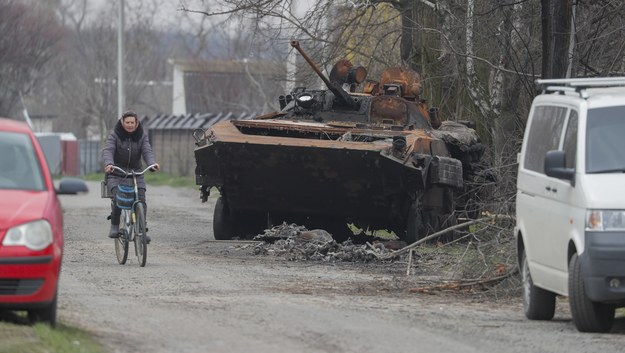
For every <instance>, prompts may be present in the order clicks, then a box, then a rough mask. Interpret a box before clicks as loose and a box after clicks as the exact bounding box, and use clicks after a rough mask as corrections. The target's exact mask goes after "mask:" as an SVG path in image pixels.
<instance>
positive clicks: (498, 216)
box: [379, 214, 515, 260]
mask: <svg viewBox="0 0 625 353" xmlns="http://www.w3.org/2000/svg"><path fill="white" fill-rule="evenodd" d="M514 219H515V218H514V217H513V216H508V215H502V214H495V215H491V216H488V217H483V218H478V219H474V220H472V221H469V222H465V223H462V224H456V225H455V226H451V227H449V228H446V229H443V230H441V231H438V232H436V233H433V234H430V235H428V236H427V237H425V238H422V239H419V240H418V241H416V242H414V243H412V244H410V245H408V246H405V247H403V248H401V249H399V250H397V251H393V252H391V253H389V254H386V255H384V256H380V257H379V259H380V260H389V259H392V258H394V257H397V256H399V255H402V254H404V253H406V252H408V251H410V250H411V249H414V248H416V247H417V246H418V245H420V244H423V243H425V242H426V241H429V240H432V239H435V238H438V237H440V236H441V235H443V234H447V233H449V232H451V231H454V230H456V229H461V228H466V227H468V226H470V225H473V224H477V223H484V222H487V221H491V220H495V221H497V220H514Z"/></svg>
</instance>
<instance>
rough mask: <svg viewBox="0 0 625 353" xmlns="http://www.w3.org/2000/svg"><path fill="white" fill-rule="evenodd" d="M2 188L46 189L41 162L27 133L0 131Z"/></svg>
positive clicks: (0, 175)
mask: <svg viewBox="0 0 625 353" xmlns="http://www.w3.org/2000/svg"><path fill="white" fill-rule="evenodd" d="M0 189H14V190H38V191H39V190H44V189H45V183H44V181H43V174H42V173H41V164H40V163H39V160H38V158H37V154H36V153H35V149H34V147H33V144H32V142H31V140H30V137H29V136H28V135H26V134H20V133H13V132H6V131H0Z"/></svg>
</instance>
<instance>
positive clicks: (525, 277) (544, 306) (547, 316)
mask: <svg viewBox="0 0 625 353" xmlns="http://www.w3.org/2000/svg"><path fill="white" fill-rule="evenodd" d="M522 256H523V257H522V260H521V263H522V268H521V277H522V281H523V310H524V311H525V316H526V317H527V318H528V319H530V320H551V319H553V315H554V314H555V312H556V295H555V294H554V293H552V292H549V291H547V290H544V289H542V288H538V287H536V286H534V281H532V275H531V274H530V267H529V264H528V262H527V256H526V255H525V250H523V255H522Z"/></svg>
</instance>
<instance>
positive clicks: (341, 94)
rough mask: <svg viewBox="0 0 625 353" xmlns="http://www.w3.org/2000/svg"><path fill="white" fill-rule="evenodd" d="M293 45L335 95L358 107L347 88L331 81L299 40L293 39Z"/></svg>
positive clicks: (340, 99) (349, 105)
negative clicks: (346, 90)
mask: <svg viewBox="0 0 625 353" xmlns="http://www.w3.org/2000/svg"><path fill="white" fill-rule="evenodd" d="M291 46H292V47H293V48H295V49H296V50H297V51H298V52H299V53H300V54H301V55H302V57H303V58H304V60H306V62H307V63H308V65H310V67H311V68H312V69H313V71H315V73H316V74H317V76H319V78H321V80H322V81H323V83H325V84H326V86H327V87H328V89H329V90H330V91H332V93H334V96H335V97H336V98H337V99H338V100H339V101H340V102H341V103H343V104H344V105H347V106H348V107H353V108H355V107H356V102H354V100H353V99H352V98H351V97H350V96H349V94H348V93H347V92H345V90H344V89H342V88H341V87H338V86H337V85H336V84H335V83H333V82H330V80H328V78H327V77H326V76H325V75H324V74H323V72H321V70H320V69H319V67H318V66H317V64H315V62H314V61H313V60H312V59H311V58H310V57H309V56H308V55H307V54H306V52H304V49H302V47H301V46H300V45H299V41H297V40H292V41H291Z"/></svg>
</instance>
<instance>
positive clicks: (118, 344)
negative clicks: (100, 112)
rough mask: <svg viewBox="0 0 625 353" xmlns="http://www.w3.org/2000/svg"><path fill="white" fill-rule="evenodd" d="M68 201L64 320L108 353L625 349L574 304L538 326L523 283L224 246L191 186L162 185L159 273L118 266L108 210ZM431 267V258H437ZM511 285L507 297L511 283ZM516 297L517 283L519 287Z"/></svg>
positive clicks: (624, 342)
mask: <svg viewBox="0 0 625 353" xmlns="http://www.w3.org/2000/svg"><path fill="white" fill-rule="evenodd" d="M89 186H90V190H91V193H89V194H87V195H80V196H62V197H61V201H62V204H63V207H64V210H65V230H66V234H65V235H66V243H65V257H64V264H63V270H62V275H61V287H60V294H59V319H60V321H61V322H65V323H68V324H73V325H78V326H80V327H82V328H85V329H87V330H88V331H90V332H91V333H93V334H94V335H95V336H96V338H97V339H98V340H99V341H100V342H102V343H103V344H104V346H105V347H106V348H107V349H108V350H109V351H110V352H163V353H164V352H250V351H253V352H257V353H262V352H272V353H280V352H285V353H286V352H289V353H291V352H389V353H391V352H392V353H396V352H409V351H411V352H416V351H419V352H498V353H502V352H566V353H571V352H602V353H608V352H622V351H623V347H624V346H625V335H624V333H625V318H619V319H617V323H616V325H615V328H614V330H613V332H612V333H611V334H581V333H579V332H577V331H576V329H575V327H574V325H573V323H572V322H571V316H570V313H569V310H568V304H567V302H566V298H560V299H558V310H557V312H556V317H555V319H554V320H553V321H548V322H536V321H533V322H532V321H528V320H526V319H525V317H524V316H523V312H522V306H521V301H520V297H519V296H518V291H515V289H514V288H510V284H511V283H512V284H513V283H514V281H513V279H509V280H508V281H507V284H506V283H505V282H504V283H499V284H497V285H498V286H500V288H497V285H495V287H494V288H490V289H488V290H486V291H485V290H484V289H485V288H484V287H480V286H477V287H476V286H473V287H460V288H459V287H457V286H452V285H450V286H447V287H448V288H446V287H445V286H444V285H443V286H441V283H443V282H440V279H441V276H440V274H439V273H436V271H433V268H435V267H431V266H429V267H428V266H425V262H422V260H423V261H424V260H425V258H426V257H425V256H422V257H419V256H417V257H415V258H414V262H413V266H412V267H411V271H410V274H409V275H407V274H406V270H407V263H406V261H405V259H404V260H399V261H394V262H384V263H382V262H369V263H363V262H324V261H313V260H307V261H291V260H289V259H287V258H286V257H285V256H277V255H275V254H272V253H268V254H265V255H254V251H253V248H254V244H252V243H243V242H238V243H237V242H234V243H233V242H216V241H212V239H213V237H212V207H213V205H214V202H215V198H213V197H211V198H210V199H209V202H207V203H205V204H202V203H201V202H200V200H199V194H198V192H196V191H195V190H191V189H179V188H171V187H150V189H149V190H148V202H149V207H148V227H149V234H150V235H151V237H152V239H153V241H152V244H150V246H149V249H148V264H147V266H146V267H145V268H141V267H139V266H138V264H137V261H136V258H134V257H132V256H130V257H129V260H128V263H127V264H126V265H123V266H122V265H119V264H118V263H117V260H116V258H115V253H114V247H113V241H112V240H110V239H108V238H107V237H106V234H107V231H108V221H107V220H106V216H107V215H108V212H109V211H108V200H105V199H101V198H100V195H99V184H97V183H90V184H89ZM430 260H431V259H430ZM506 286H507V287H506ZM512 287H514V286H512Z"/></svg>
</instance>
